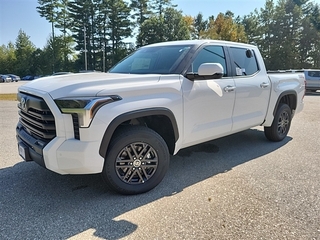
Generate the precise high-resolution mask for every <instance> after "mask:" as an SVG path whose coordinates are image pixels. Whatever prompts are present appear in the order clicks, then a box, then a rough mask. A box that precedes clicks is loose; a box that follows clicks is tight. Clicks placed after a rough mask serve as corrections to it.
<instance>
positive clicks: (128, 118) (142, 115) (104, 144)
mask: <svg viewBox="0 0 320 240" xmlns="http://www.w3.org/2000/svg"><path fill="white" fill-rule="evenodd" d="M155 119H156V120H155ZM152 120H155V121H152ZM160 122H161V123H163V124H170V125H169V126H165V129H166V131H163V130H162V129H163V128H162V129H161V128H160V127H161V126H160V125H159V124H158V123H160ZM131 123H133V124H134V125H142V124H146V125H147V126H148V127H149V128H151V129H153V130H154V131H156V132H157V133H158V134H159V135H160V136H161V137H162V138H163V139H164V140H165V142H166V143H167V145H168V149H169V152H170V154H173V152H174V148H175V143H176V142H177V140H178V139H179V130H178V125H177V121H176V119H175V117H174V114H173V113H172V111H171V110H169V109H167V108H147V109H141V110H135V111H130V112H127V113H123V114H121V115H119V116H117V117H115V118H114V119H113V120H112V121H111V123H110V124H109V125H108V127H107V129H106V131H105V133H104V135H103V138H102V141H101V143H100V148H99V154H100V156H102V157H103V158H105V156H106V154H107V150H108V146H109V144H110V141H111V139H112V136H113V135H114V133H115V131H116V130H117V129H118V128H119V127H120V126H121V125H123V124H126V125H128V124H131Z"/></svg>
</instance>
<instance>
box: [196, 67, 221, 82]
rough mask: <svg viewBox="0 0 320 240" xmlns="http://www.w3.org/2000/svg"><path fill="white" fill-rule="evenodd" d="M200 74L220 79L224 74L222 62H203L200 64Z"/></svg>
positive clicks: (208, 77) (207, 77)
mask: <svg viewBox="0 0 320 240" xmlns="http://www.w3.org/2000/svg"><path fill="white" fill-rule="evenodd" d="M198 75H199V76H203V77H205V78H206V79H218V78H221V77H222V76H223V67H222V65H221V64H220V63H203V64H201V65H200V66H199V69H198Z"/></svg>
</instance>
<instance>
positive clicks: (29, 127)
mask: <svg viewBox="0 0 320 240" xmlns="http://www.w3.org/2000/svg"><path fill="white" fill-rule="evenodd" d="M18 101H19V104H18V108H19V116H20V119H19V122H20V123H21V125H22V126H23V128H24V130H25V131H26V132H27V133H28V134H30V135H31V136H33V137H34V138H36V139H41V140H43V141H45V142H48V141H50V140H51V139H53V138H54V137H55V136H56V126H55V120H54V116H53V114H52V112H51V111H50V109H49V107H48V105H47V104H46V102H45V101H44V100H43V99H42V98H40V97H37V96H34V95H30V94H26V93H21V92H19V93H18Z"/></svg>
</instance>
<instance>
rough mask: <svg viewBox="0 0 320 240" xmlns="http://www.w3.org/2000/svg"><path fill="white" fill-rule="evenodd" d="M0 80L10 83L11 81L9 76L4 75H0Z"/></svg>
mask: <svg viewBox="0 0 320 240" xmlns="http://www.w3.org/2000/svg"><path fill="white" fill-rule="evenodd" d="M0 79H1V80H0V82H11V81H12V79H11V77H10V76H8V75H4V74H1V75H0Z"/></svg>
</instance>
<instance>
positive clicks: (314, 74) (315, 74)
mask: <svg viewBox="0 0 320 240" xmlns="http://www.w3.org/2000/svg"><path fill="white" fill-rule="evenodd" d="M308 76H309V77H318V78H320V71H308Z"/></svg>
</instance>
